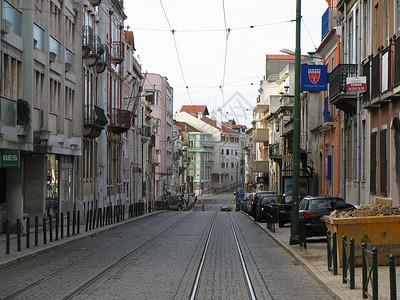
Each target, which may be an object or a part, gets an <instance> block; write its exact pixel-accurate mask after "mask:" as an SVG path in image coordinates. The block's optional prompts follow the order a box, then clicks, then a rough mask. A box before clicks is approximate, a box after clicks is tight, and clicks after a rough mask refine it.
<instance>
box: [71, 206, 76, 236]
mask: <svg viewBox="0 0 400 300" xmlns="http://www.w3.org/2000/svg"><path fill="white" fill-rule="evenodd" d="M75 226H76V211H75V210H74V211H73V212H72V235H75Z"/></svg>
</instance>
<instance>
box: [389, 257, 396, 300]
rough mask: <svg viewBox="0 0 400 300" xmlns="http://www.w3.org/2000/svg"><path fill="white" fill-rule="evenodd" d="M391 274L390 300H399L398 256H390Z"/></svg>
mask: <svg viewBox="0 0 400 300" xmlns="http://www.w3.org/2000/svg"><path fill="white" fill-rule="evenodd" d="M389 269H390V270H389V272H390V300H396V299H397V287H396V256H394V255H393V254H390V255H389Z"/></svg>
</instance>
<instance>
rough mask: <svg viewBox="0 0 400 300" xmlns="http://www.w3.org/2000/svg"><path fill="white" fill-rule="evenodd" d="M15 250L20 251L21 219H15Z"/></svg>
mask: <svg viewBox="0 0 400 300" xmlns="http://www.w3.org/2000/svg"><path fill="white" fill-rule="evenodd" d="M17 251H21V220H20V219H17Z"/></svg>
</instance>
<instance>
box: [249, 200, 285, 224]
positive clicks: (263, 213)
mask: <svg viewBox="0 0 400 300" xmlns="http://www.w3.org/2000/svg"><path fill="white" fill-rule="evenodd" d="M280 197H282V196H280V195H278V201H279V200H280ZM276 198H277V195H276V194H265V195H263V196H261V200H260V201H258V204H257V207H256V211H255V216H254V221H256V222H261V221H263V220H266V219H267V213H268V208H267V206H268V205H272V206H275V207H276V205H277V202H276Z"/></svg>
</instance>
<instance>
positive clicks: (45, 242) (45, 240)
mask: <svg viewBox="0 0 400 300" xmlns="http://www.w3.org/2000/svg"><path fill="white" fill-rule="evenodd" d="M46 231H47V230H46V218H43V244H45V245H46V244H47V232H46Z"/></svg>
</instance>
